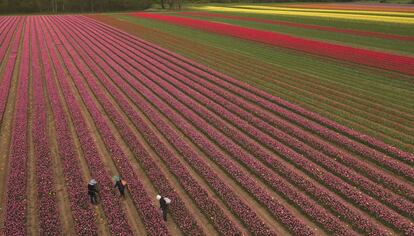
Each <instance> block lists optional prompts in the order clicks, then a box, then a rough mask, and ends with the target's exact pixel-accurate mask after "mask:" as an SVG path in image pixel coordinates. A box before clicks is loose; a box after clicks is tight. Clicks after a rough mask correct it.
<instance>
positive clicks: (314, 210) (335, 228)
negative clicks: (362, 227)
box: [124, 83, 349, 234]
mask: <svg viewBox="0 0 414 236" xmlns="http://www.w3.org/2000/svg"><path fill="white" fill-rule="evenodd" d="M133 87H135V88H138V90H139V91H143V90H144V89H143V88H141V86H139V85H138V84H135V83H134V84H133ZM124 90H125V89H124ZM144 96H145V97H149V98H150V100H151V101H155V100H156V98H154V97H152V96H151V94H144ZM134 101H135V102H136V99H134ZM156 106H157V107H158V108H160V107H162V105H160V104H156ZM173 122H175V123H176V124H177V125H179V126H180V125H181V124H183V123H184V122H185V121H184V120H181V121H180V120H176V121H173ZM185 127H186V126H185ZM186 129H187V128H183V132H185V130H186ZM195 133H197V131H196V132H195ZM193 140H197V139H193ZM200 146H202V145H200ZM213 149H214V148H213ZM222 159H225V158H222ZM269 182H271V183H278V184H275V186H274V187H275V188H276V189H278V190H279V191H280V190H281V191H282V192H288V191H291V190H290V189H289V188H288V187H286V188H285V189H284V188H283V187H284V186H286V185H285V184H284V183H283V180H279V181H277V180H276V178H273V179H271V180H270V181H269ZM287 194H288V195H290V196H289V197H290V200H292V201H294V202H295V203H297V204H299V205H302V206H303V209H304V211H305V212H307V213H308V214H310V215H312V216H314V217H315V218H316V219H317V220H316V221H317V222H319V223H321V224H322V225H325V226H327V225H328V226H327V228H328V229H330V230H332V232H337V233H339V232H341V233H342V234H344V233H345V234H346V232H348V231H347V229H346V227H345V226H344V227H343V228H341V227H340V225H341V223H340V222H338V221H337V220H335V219H334V218H331V217H329V216H328V215H327V214H326V213H324V210H320V208H319V206H317V205H316V206H315V204H309V200H307V199H306V197H300V196H299V197H298V196H295V195H297V193H289V192H288V193H287ZM329 225H330V226H329ZM348 234H349V233H348Z"/></svg>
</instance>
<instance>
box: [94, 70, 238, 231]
mask: <svg viewBox="0 0 414 236" xmlns="http://www.w3.org/2000/svg"><path fill="white" fill-rule="evenodd" d="M106 69H109V68H106ZM114 77H119V76H116V75H115V76H114ZM89 82H90V83H93V81H92V80H88V83H89ZM92 88H93V89H97V85H94V86H93V87H92ZM98 92H99V90H98ZM97 97H98V98H99V100H100V102H102V104H103V105H104V106H105V108H106V109H108V110H109V112H108V113H109V114H110V117H111V119H112V120H114V123H115V124H116V125H117V128H119V130H120V132H121V135H122V136H123V137H124V138H125V140H126V142H127V143H128V144H129V145H130V147H131V148H132V149H133V152H134V153H135V154H136V156H137V157H140V158H142V160H140V161H141V163H143V166H144V168H145V169H146V170H148V171H149V174H148V175H149V177H150V178H151V180H152V181H153V183H155V185H156V186H157V187H158V188H159V189H160V191H161V193H162V194H164V195H167V196H168V197H169V198H171V199H172V200H173V204H172V206H171V207H172V212H171V213H172V214H173V216H174V217H175V218H176V220H177V223H178V225H179V226H180V227H181V228H182V230H183V231H184V232H187V233H188V234H191V235H200V234H204V233H203V232H202V230H201V228H199V226H198V224H197V223H196V222H195V221H193V219H192V218H191V216H189V212H188V210H187V209H186V208H185V207H184V206H185V204H184V202H183V201H182V200H181V198H180V197H179V196H178V195H177V194H176V193H175V191H174V189H173V188H172V187H171V186H170V185H169V184H168V181H167V180H166V177H165V176H164V175H163V174H162V172H161V171H160V170H159V168H158V167H157V166H156V164H155V162H154V161H153V160H151V159H152V158H150V156H149V154H148V153H147V152H146V151H145V150H144V148H143V147H142V146H141V145H140V144H139V142H138V140H137V137H136V136H135V134H133V133H132V131H131V130H130V129H129V128H128V127H127V126H122V127H120V126H121V125H122V124H124V123H125V121H124V120H123V119H122V118H121V117H120V116H119V115H118V112H117V111H116V110H113V109H114V108H113V107H112V105H111V104H110V103H108V100H106V99H105V97H102V96H97ZM181 180H182V179H181ZM189 186H191V185H189ZM195 189H197V188H195ZM200 189H201V188H200ZM200 189H197V191H200ZM192 194H193V195H194V196H196V197H197V194H198V197H197V198H196V200H197V202H198V204H204V205H203V207H202V208H204V210H210V209H208V207H211V212H212V213H214V214H213V216H214V217H213V218H214V221H219V220H221V222H219V223H220V224H223V225H226V224H227V225H228V226H226V227H230V228H232V227H233V228H234V226H233V223H230V222H229V220H228V219H226V218H223V217H225V216H224V215H223V213H220V212H217V207H216V204H215V203H214V202H212V201H211V200H209V199H208V198H205V197H207V195H203V194H200V193H196V192H195V190H193V192H192ZM200 197H201V198H200ZM203 197H204V199H203ZM234 230H235V229H234ZM234 232H236V231H234Z"/></svg>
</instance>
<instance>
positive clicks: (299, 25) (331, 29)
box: [180, 12, 414, 41]
mask: <svg viewBox="0 0 414 236" xmlns="http://www.w3.org/2000/svg"><path fill="white" fill-rule="evenodd" d="M180 14H181V15H189V16H202V17H211V18H223V19H235V20H243V21H253V22H258V23H266V24H273V25H283V26H289V27H295V28H302V29H311V30H320V31H327V32H335V33H342V34H351V35H359V36H367V37H375V38H383V39H393V40H402V41H412V40H414V37H412V36H404V35H396V34H387V33H380V32H372V31H362V30H354V29H340V28H335V27H330V26H322V25H311V24H303V23H295V22H289V21H280V20H268V19H259V18H253V17H245V16H235V15H226V14H219V13H210V12H181V13H180Z"/></svg>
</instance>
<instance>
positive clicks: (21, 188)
mask: <svg viewBox="0 0 414 236" xmlns="http://www.w3.org/2000/svg"><path fill="white" fill-rule="evenodd" d="M22 21H23V24H22V25H19V28H18V29H17V32H16V39H15V40H14V41H13V45H12V48H11V49H12V52H15V53H16V54H17V53H18V52H19V50H18V49H19V44H20V37H22V38H23V41H22V42H23V46H22V49H21V53H22V55H21V59H20V60H21V63H22V66H21V67H20V68H19V78H18V85H17V94H16V96H17V97H18V98H19V99H17V101H16V104H15V110H14V115H13V128H12V136H11V145H10V150H11V151H10V156H9V173H8V174H7V193H6V194H5V197H6V198H5V201H6V204H5V206H4V209H5V220H4V226H5V228H4V234H5V235H16V236H17V235H25V234H26V218H27V215H26V209H27V203H26V202H27V195H26V187H27V184H26V183H27V181H26V177H27V165H26V160H27V159H28V155H29V143H28V141H27V136H28V134H27V128H28V111H29V88H28V87H29V86H28V85H29V76H30V68H29V62H30V51H29V50H30V48H29V43H30V41H29V40H30V38H29V30H30V25H29V23H28V22H27V18H26V17H25V18H24V19H23V20H22ZM16 54H15V55H14V57H16ZM13 59H14V58H13V55H11V60H13ZM14 60H15V59H14ZM7 69H9V68H7ZM11 70H13V69H11ZM5 73H6V76H7V77H5V78H4V79H5V80H9V79H11V77H12V75H13V72H8V71H6V72H5ZM9 77H10V78H9ZM2 82H3V81H2Z"/></svg>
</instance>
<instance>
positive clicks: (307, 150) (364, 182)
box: [142, 58, 414, 216]
mask: <svg viewBox="0 0 414 236" xmlns="http://www.w3.org/2000/svg"><path fill="white" fill-rule="evenodd" d="M148 61H149V63H151V64H153V65H154V64H156V63H157V62H156V61H153V60H152V59H151V58H148ZM142 64H143V63H142ZM143 65H144V64H143ZM148 66H149V65H148ZM157 67H158V68H160V69H164V70H165V71H168V73H170V74H173V75H174V76H175V77H176V78H179V79H181V80H183V81H184V80H186V81H187V82H189V79H188V78H191V77H192V75H191V74H185V71H181V72H183V74H182V75H181V74H178V73H176V72H174V71H172V70H171V69H170V68H172V66H169V67H168V68H167V67H164V66H163V65H162V64H160V63H159V64H158V66H157ZM183 76H186V77H183ZM157 78H167V79H168V80H169V81H170V83H171V85H173V86H175V88H172V89H171V90H170V91H171V92H174V91H177V90H179V91H183V92H186V93H187V94H189V95H190V96H191V98H190V97H184V98H183V99H182V101H183V102H184V103H187V104H188V103H191V102H190V101H192V99H194V98H195V99H197V100H198V101H199V102H200V103H202V104H203V105H204V106H205V107H206V108H209V109H211V110H213V111H215V112H216V114H217V115H219V116H221V117H224V118H226V119H227V121H228V122H230V123H233V124H235V125H236V126H238V127H239V128H240V129H242V130H244V131H246V132H247V133H249V134H250V135H251V136H252V137H254V138H256V139H257V141H258V142H261V143H264V144H265V145H267V146H268V147H269V148H270V149H272V148H273V147H275V146H276V145H278V144H275V143H274V142H273V141H272V138H271V137H269V136H267V135H266V134H264V133H263V132H262V131H264V130H267V131H270V132H271V133H272V134H273V137H274V138H277V139H281V140H282V142H284V143H285V144H289V145H290V146H293V147H294V148H296V149H297V150H299V152H301V153H303V154H305V155H307V156H308V157H309V158H311V159H313V160H315V162H317V163H320V164H321V165H322V166H324V167H325V168H327V169H329V170H330V171H331V172H332V173H336V174H337V175H339V176H341V177H342V178H343V179H344V180H345V181H349V182H351V183H353V184H354V185H355V186H359V188H361V189H362V190H364V191H366V192H367V193H369V194H372V195H373V196H375V197H377V198H378V199H380V200H382V201H384V202H386V203H387V204H389V205H391V206H393V207H394V208H395V209H397V210H398V211H400V212H402V213H403V214H407V215H409V216H413V214H414V205H413V204H412V203H411V202H409V201H407V200H405V199H404V198H402V197H400V196H397V195H395V194H394V193H392V192H390V191H389V190H387V189H384V188H382V187H380V186H378V185H377V184H375V183H372V182H371V181H370V180H368V179H366V178H364V177H362V176H360V175H359V174H357V173H355V172H354V171H353V170H352V169H350V168H348V167H344V166H342V165H340V164H338V163H336V162H334V161H332V159H331V158H330V157H328V156H326V155H324V154H321V153H319V152H317V151H316V150H314V149H313V148H311V147H309V146H308V145H306V144H304V143H302V142H300V141H298V140H297V139H294V138H292V137H290V136H288V135H286V134H285V133H283V132H281V131H280V130H277V129H275V128H274V127H272V126H270V125H268V124H266V123H265V122H263V121H262V120H260V119H253V120H250V121H251V124H263V125H264V127H262V129H263V130H257V129H254V128H252V127H251V126H250V124H248V123H247V122H246V121H244V120H242V119H240V118H239V117H238V116H235V115H234V113H236V114H237V111H239V112H240V110H241V109H240V108H239V107H238V106H234V105H233V106H232V108H236V110H235V111H234V110H232V111H233V112H234V113H231V112H229V111H228V110H226V109H224V108H223V107H222V105H225V104H227V105H228V103H229V102H228V101H226V100H224V99H219V102H218V103H215V102H213V101H212V100H210V99H207V98H206V97H205V96H203V95H202V94H200V92H201V91H203V93H205V94H209V95H210V96H211V97H212V98H213V99H214V98H218V96H217V95H215V94H214V93H212V91H214V90H209V89H206V88H204V87H202V86H200V85H198V84H196V83H193V84H192V85H193V86H196V87H198V90H191V89H189V88H188V87H187V86H186V85H183V84H182V83H180V81H178V80H176V79H174V78H172V77H168V76H164V77H157ZM157 78H155V79H153V81H157V80H159V79H157ZM158 83H159V84H160V86H161V87H163V88H167V87H168V86H169V85H168V84H167V83H165V82H164V81H160V82H158ZM235 99H237V98H235ZM219 104H220V105H219ZM188 105H189V106H190V107H195V108H198V107H199V106H198V105H197V104H188ZM230 105H231V104H230ZM251 111H253V112H254V111H255V109H254V108H252V109H251ZM244 113H247V112H244ZM199 114H201V115H203V112H202V111H201V112H199ZM249 114H250V113H249ZM210 117H211V114H210ZM243 118H245V117H243ZM247 118H252V116H247ZM207 119H215V118H207ZM217 122H218V123H219V124H218V125H217V127H218V128H219V129H222V130H223V129H224V127H226V125H225V124H224V123H223V122H221V121H217V120H216V122H212V123H217ZM285 123H286V122H284V123H283V122H282V123H280V125H281V126H287V125H288V124H285ZM223 132H226V130H223ZM230 132H231V133H233V134H234V136H235V138H234V140H235V141H238V142H242V143H243V145H247V146H254V144H253V143H252V142H250V141H249V140H248V139H246V138H245V137H243V136H241V135H239V132H238V130H235V129H233V130H231V131H230ZM303 133H304V132H303ZM305 134H306V133H304V134H303V135H305ZM306 135H307V134H306ZM275 151H277V150H275Z"/></svg>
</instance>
